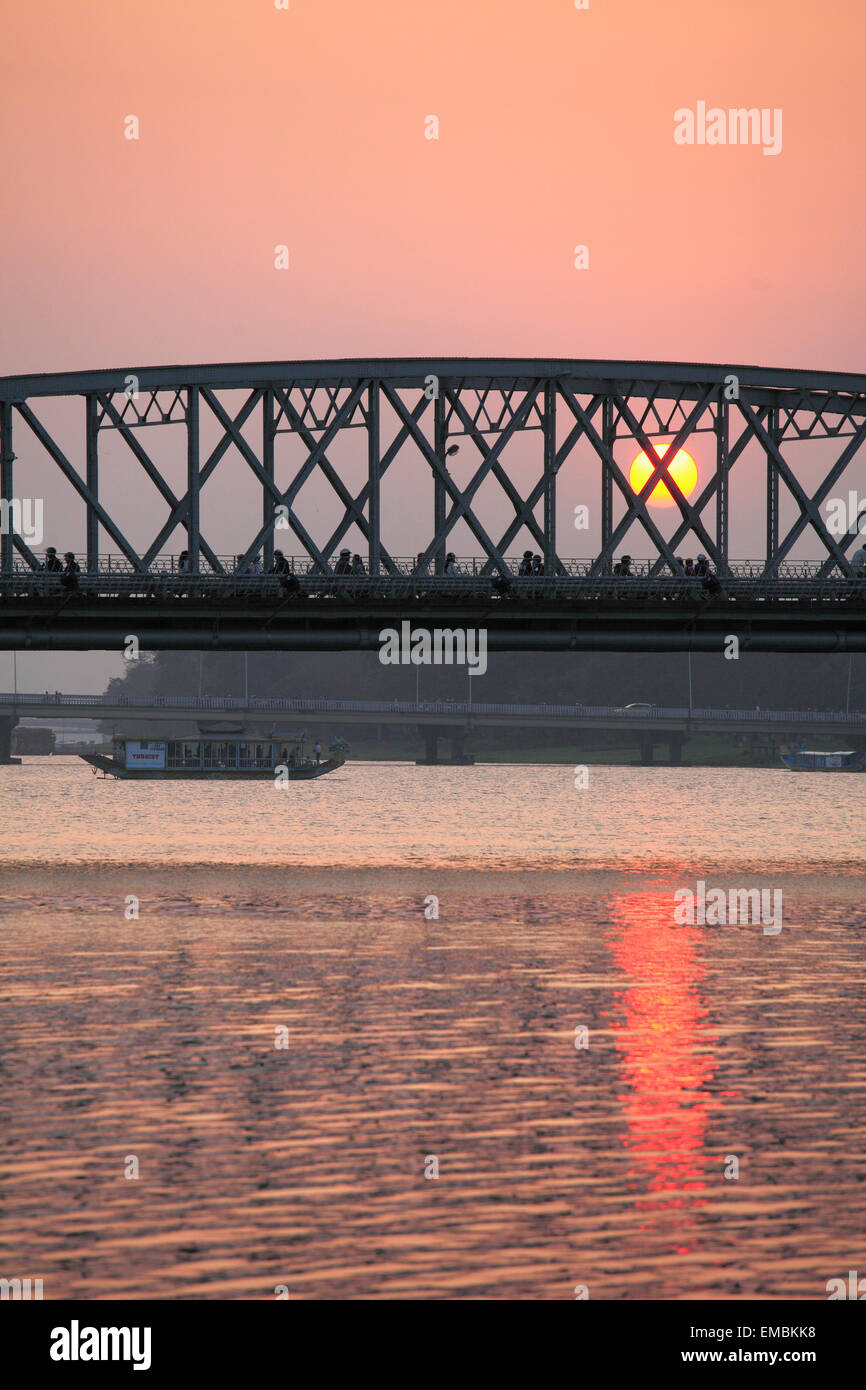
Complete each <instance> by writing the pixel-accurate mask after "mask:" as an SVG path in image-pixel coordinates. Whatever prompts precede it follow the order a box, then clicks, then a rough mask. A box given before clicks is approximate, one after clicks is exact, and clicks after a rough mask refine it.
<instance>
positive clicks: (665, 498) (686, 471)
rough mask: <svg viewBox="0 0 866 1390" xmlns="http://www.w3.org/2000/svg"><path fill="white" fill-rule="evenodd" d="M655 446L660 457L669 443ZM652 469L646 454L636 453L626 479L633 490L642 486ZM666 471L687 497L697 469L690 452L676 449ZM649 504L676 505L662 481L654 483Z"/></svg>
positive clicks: (659, 505)
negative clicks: (674, 455)
mask: <svg viewBox="0 0 866 1390" xmlns="http://www.w3.org/2000/svg"><path fill="white" fill-rule="evenodd" d="M655 447H656V449H657V450H658V452H659V454H660V455H661V457H662V458H664V456H665V454H666V453H667V451H668V449H669V447H670V445H669V444H657V445H656V446H655ZM652 471H653V470H652V464H651V463H650V461H649V459H648V458H647V456H646V454H644V453H640V454H638V456H637V458H636V459H635V461H634V463H633V464H632V466H631V472H630V473H629V479H628V480H629V483H630V484H631V486H632V489H633V490H634V491H635V492H640V490H641V488H642V487H643V485H644V483H645V482H646V480H647V478H649V476H650V474H651V473H652ZM666 471H667V472H668V473H670V476H671V477H672V478H673V480H674V482H675V483H676V485H677V487H678V488H679V489H680V491H681V492H683V493H684V494H685V496H686V497H688V496H689V494H690V493H692V492H694V490H695V487H696V485H697V481H698V470H697V467H696V465H695V461H694V459H693V458H692V456H691V454H687V453H686V451H685V449H678V450H677V454H676V457H675V458H674V460H673V462H672V463H670V464H668V465H667V467H666ZM649 504H650V506H651V507H674V506H676V503H675V502H674V499H673V497H672V496H671V493H670V490H669V489H668V488H667V487H666V486H665V484H664V483H663V482H658V483H656V485H655V487H654V488H653V490H652V492H651V493H650V495H649Z"/></svg>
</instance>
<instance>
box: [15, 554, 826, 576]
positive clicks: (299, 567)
mask: <svg viewBox="0 0 866 1390" xmlns="http://www.w3.org/2000/svg"><path fill="white" fill-rule="evenodd" d="M37 558H38V557H37ZM74 558H75V561H76V564H78V566H79V567H80V570H81V575H82V577H85V576H87V575H90V576H95V575H100V576H102V575H106V576H111V577H113V578H121V577H122V576H124V575H128V576H132V577H135V576H140V575H141V574H147V575H152V576H170V575H177V576H179V577H183V578H189V579H190V580H192V579H195V580H199V579H202V580H206V579H226V580H227V579H232V578H234V579H237V578H243V579H257V578H261V577H263V575H262V574H261V573H260V572H259V571H253V570H251V569H250V567H249V566H247V567H245V568H242V569H239V568H237V557H236V556H233V555H217V556H215V557H214V558H215V560H216V563H217V565H218V566H219V568H218V569H215V568H214V567H213V566H211V564H210V563H209V562H208V560H207V558H206V557H205V556H201V557H200V564H199V570H198V573H197V574H195V575H192V574H190V573H189V571H188V570H187V569H186V568H185V567H184V564H183V563H182V560H181V555H180V554H173V553H172V554H163V555H158V556H156V557H155V558H154V559H153V560H152V561H151V563H150V564H149V565H148V566H147V567H146V568H145V569H143V570H142V569H137V568H136V566H135V565H133V564H132V562H131V561H130V560H128V559H127V557H126V556H125V555H114V554H104V555H100V556H99V557H98V560H97V563H96V566H95V568H90V569H89V568H88V564H87V556H86V554H84V553H82V552H78V553H76V554H75V556H74ZM338 558H339V557H338V556H336V555H335V556H332V557H331V559H330V568H329V569H323V568H322V567H321V566H320V565H318V564H317V563H316V561H314V560H311V559H310V557H309V556H296V555H287V556H285V557H284V559H285V563H286V566H287V572H288V573H291V574H295V575H297V576H298V577H299V578H302V577H310V578H323V577H324V578H327V577H334V578H346V577H354V578H365V577H369V576H367V573H366V562H365V561H362V564H363V566H364V568H363V569H362V570H360V571H358V573H357V574H355V575H354V576H346V575H337V574H336V565H337V563H338ZM536 558H537V559H539V560H540V557H536ZM40 563H42V564H44V557H43V560H42V561H41V562H40ZM390 563H391V565H393V567H394V569H393V572H390V571H387V570H386V568H385V567H384V566H383V569H382V573H381V575H380V576H376V578H381V579H389V578H390V579H399V578H422V579H433V580H436V581H439V580H443V579H445V578H447V577H448V576H445V575H444V574H436V573H435V569H434V566H433V565H432V564H429V565H427V566H426V567H425V568H423V569H419V568H418V564H417V559H416V557H415V556H411V555H409V556H392V557H390ZM505 563H506V568H507V573H508V576H509V577H510V578H512V579H515V580H516V579H519V578H521V577H525V578H527V579H533V580H536V581H537V580H542V581H543V580H545V579H547V580H555V579H557V578H559V579H563V578H565V579H587V578H591V577H592V571H593V566H594V565H595V564H596V561H595V560H594V559H592V558H589V559H580V558H577V559H560V560H559V565H560V566H561V571H560V572H559V573H557V574H555V575H550V576H545V575H544V574H543V573H542V572H541V571H539V570H536V571H535V572H533V573H532V574H531V575H526V576H521V573H520V569H521V565H522V564H523V559H522V557H520V556H516V555H510V556H506V557H505ZM657 564H658V560H657V559H655V560H632V561H631V562H630V566H629V576H628V577H632V578H636V579H648V578H651V579H652V580H653V582H657V581H670V580H673V579H687V578H689V575H688V574H687V572H686V571H685V569H683V570H682V571H681V572H678V573H677V574H671V572H670V570H668V569H667V568H666V567H665V568H664V569H662V570H660V571H659V573H657V574H655V575H651V574H650V571H651V570H652V568H653V566H654V565H657ZM825 564H826V561H820V560H815V561H808V560H802V561H801V560H797V561H793V560H784V561H782V562H781V563H780V564H778V565H777V566H776V567H775V569H773V570H768V567H767V565H766V563H765V562H764V561H763V560H749V559H745V560H732V561H730V563H729V565H728V575H729V576H730V577H731V578H732V579H761V578H774V577H778V578H780V579H816V578H818V577H819V576H820V574H821V572H822V569H823V568H824V566H825ZM453 568H454V571H455V575H454V577H456V578H466V579H469V578H471V579H492V578H494V577H495V576H496V574H497V573H498V570H496V569H495V567H494V566H493V565H492V562H491V561H489V560H486V561H485V560H483V559H479V558H478V557H477V556H468V557H467V556H458V557H457V558H456V559H455V561H454V564H453ZM612 569H613V566H612V565H611V566H610V570H611V571H612ZM40 573H42V571H41V569H37V570H34V569H33V568H32V567H31V566H30V565H27V564H25V563H24V562H23V561H22V560H20V559H17V558H16V561H15V564H14V567H13V570H12V576H13V577H19V576H28V577H29V576H34V575H38V574H40ZM836 573H837V577H839V576H840V572H839V571H838V569H837V570H836ZM264 577H274V578H278V577H279V575H278V574H276V573H274V572H272V573H271V575H269V576H264ZM601 577H602V578H614V577H616V578H618V577H619V576H614V575H613V574H612V572H611V573H610V574H606V575H603V576H601Z"/></svg>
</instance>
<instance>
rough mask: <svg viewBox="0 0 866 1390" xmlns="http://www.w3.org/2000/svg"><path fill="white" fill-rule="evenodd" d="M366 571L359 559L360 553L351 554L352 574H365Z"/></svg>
mask: <svg viewBox="0 0 866 1390" xmlns="http://www.w3.org/2000/svg"><path fill="white" fill-rule="evenodd" d="M366 573H367V571H366V570H365V569H364V561H363V560H362V559H361V557H360V555H353V556H352V574H366Z"/></svg>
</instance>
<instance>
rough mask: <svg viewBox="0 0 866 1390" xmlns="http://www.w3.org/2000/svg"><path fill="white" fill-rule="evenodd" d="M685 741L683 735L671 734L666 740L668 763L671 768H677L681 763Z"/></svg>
mask: <svg viewBox="0 0 866 1390" xmlns="http://www.w3.org/2000/svg"><path fill="white" fill-rule="evenodd" d="M685 741H686V737H685V734H671V736H670V738H669V739H668V761H669V762H670V765H671V767H679V766H680V764H681V763H682V760H683V744H684V743H685Z"/></svg>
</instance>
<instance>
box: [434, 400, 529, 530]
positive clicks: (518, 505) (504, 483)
mask: <svg viewBox="0 0 866 1390" xmlns="http://www.w3.org/2000/svg"><path fill="white" fill-rule="evenodd" d="M535 394H536V395H537V394H538V392H537V391H536V393H535ZM445 399H446V400H447V401H449V402H450V403H451V405H452V408H453V411H454V413H455V414H456V415H457V416H458V417H459V419H460V420H461V422H462V423H463V425H464V427H465V429H466V432H467V436H468V437H469V438H470V439H472V440H473V441H474V442H475V444H476V445H477V446H478V449H479V451H480V453H481V457H482V458H483V459H486V458H488V457H489V456H490V455H491V454H492V453H493V448H492V446H491V445H490V444H488V443H487V440H486V439H485V438H484V435H483V434H482V433H481V432H480V431H479V430H478V429H477V428H476V425H475V422H474V420H473V419H472V417H471V416H470V414H469V412H468V411H467V409H466V407H465V406H464V404H463V402H462V400H461V399H460V388H459V387H458V388H457V391H456V392H455V393H453V394H452V390H451V388H447V389H446V391H445ZM507 428H510V425H509V426H508V427H507ZM491 472H492V473H493V476H494V478H495V479H496V481H497V482H498V483H499V484H500V486H501V487H502V489H503V491H504V492H505V494H506V496H507V497H508V500H509V502H510V503H511V505H512V507H513V508H514V512H515V520H519V521H520V526H526V528H527V530H528V531H529V532H530V533H531V534H532V536H533V537H534V538H535V540H536V541H537V542H538V544H539V545H540V546H541V547H542V548H543V547H544V531H543V530H542V528H541V527H540V526H539V524H538V522H537V521H536V519H535V517H534V516H533V515H532V512H531V511H530V510H529V508H528V506H527V504H526V502H525V501H524V499H523V498H522V497H521V496H520V493H519V492H518V491H517V488H516V487H515V486H514V484H513V483H512V481H511V479H510V478H509V476H508V474H507V473H506V472H505V470H504V469H503V467H502V465H501V463H500V462H499V461H498V459H495V460H494V461H493V463H492V464H491ZM520 526H518V528H517V529H518V530H520Z"/></svg>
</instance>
